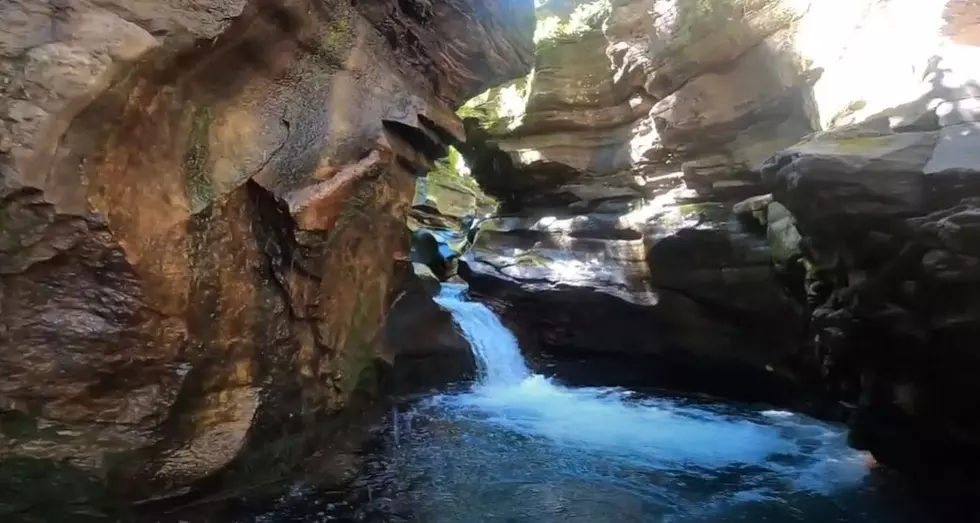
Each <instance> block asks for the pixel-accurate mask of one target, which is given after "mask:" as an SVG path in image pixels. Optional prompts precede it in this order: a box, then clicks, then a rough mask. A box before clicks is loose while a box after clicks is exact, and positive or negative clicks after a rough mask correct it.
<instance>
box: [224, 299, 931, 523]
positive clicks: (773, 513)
mask: <svg viewBox="0 0 980 523" xmlns="http://www.w3.org/2000/svg"><path fill="white" fill-rule="evenodd" d="M439 302H440V304H441V305H442V306H444V307H445V308H446V309H448V310H450V311H451V312H452V313H453V315H454V317H455V319H456V321H457V322H458V324H459V325H460V327H461V329H462V330H463V331H464V334H465V335H466V336H467V338H468V339H470V341H471V343H472V344H473V346H474V353H475V354H476V355H477V357H478V360H479V361H480V367H481V373H482V379H481V381H480V383H478V384H477V385H475V386H474V387H473V388H472V389H471V390H468V391H466V392H463V393H457V394H444V395H437V396H433V397H430V398H427V399H424V400H421V401H417V402H415V403H414V404H412V405H410V406H407V408H403V409H402V410H401V411H400V412H399V411H395V412H393V414H392V415H391V417H390V419H389V420H388V425H387V428H386V429H385V430H384V433H383V434H382V435H381V437H380V442H379V446H378V448H376V449H374V450H373V451H372V452H371V453H370V455H369V456H368V459H367V460H366V468H365V470H364V471H363V473H362V474H361V477H360V478H359V479H358V480H357V482H356V485H355V487H356V488H352V489H350V490H348V491H346V492H345V493H336V492H334V493H330V492H322V491H317V490H315V489H312V488H309V487H302V486H298V487H296V488H295V489H294V490H293V491H292V492H291V493H289V494H287V495H285V496H283V497H282V498H280V499H279V500H278V501H277V502H276V503H274V504H272V506H269V505H268V504H267V503H266V504H265V505H264V506H263V507H262V508H261V509H260V510H259V511H258V515H254V512H253V515H250V516H247V517H243V518H241V519H240V521H243V522H244V521H256V522H270V523H281V522H299V521H303V522H306V521H311V522H312V521H369V522H379V523H380V522H394V521H418V522H426V523H480V522H501V523H505V522H506V523H525V522H526V523H550V522H555V523H558V522H582V523H627V522H648V523H669V522H685V523H702V522H703V523H720V522H814V523H816V522H820V523H824V522H865V521H874V522H881V523H892V522H895V523H904V522H910V523H911V522H923V521H927V519H925V518H924V516H922V515H921V514H916V513H915V511H914V510H912V509H911V508H910V507H908V506H906V505H905V503H904V502H903V500H902V498H900V497H897V496H895V495H893V494H889V493H887V491H886V490H884V489H882V488H880V486H878V485H875V478H874V476H873V475H872V474H870V473H869V471H868V466H867V463H866V458H865V456H864V455H863V454H861V453H859V452H857V451H854V450H852V449H849V448H848V447H847V445H846V443H845V434H844V432H843V430H842V429H841V428H839V427H836V426H832V425H827V424H824V423H820V422H818V421H815V420H812V419H808V418H806V417H803V416H799V415H795V414H792V413H788V412H782V411H771V410H760V409H754V408H750V407H747V406H737V405H730V404H724V403H717V402H715V403H712V402H705V401H703V400H698V401H694V400H691V399H683V398H674V397H663V396H661V397H649V396H645V395H641V394H637V393H632V392H630V391H627V390H622V389H610V388H568V387H564V386H561V385H559V384H556V383H554V382H552V381H551V380H549V379H546V378H544V377H542V376H538V375H532V374H531V373H530V371H529V370H528V369H527V366H526V364H525V362H524V360H523V358H522V357H521V355H520V351H519V350H518V347H517V343H516V341H515V340H514V337H513V336H512V335H511V333H510V332H508V331H507V329H506V328H504V327H503V326H502V325H500V322H499V321H498V320H497V319H496V317H495V316H494V315H493V313H492V312H491V311H489V310H488V309H486V308H485V307H484V306H483V305H480V304H477V303H470V302H466V301H465V299H464V297H463V295H462V292H461V289H459V288H447V289H445V290H444V292H443V294H442V295H441V296H440V297H439Z"/></svg>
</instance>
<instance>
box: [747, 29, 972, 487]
mask: <svg viewBox="0 0 980 523" xmlns="http://www.w3.org/2000/svg"><path fill="white" fill-rule="evenodd" d="M974 44H980V41H977V42H974ZM978 51H980V50H978V49H976V48H975V47H974V48H973V49H969V48H966V49H964V48H960V47H959V44H957V45H952V44H951V46H950V47H949V49H948V52H949V54H944V55H939V56H937V59H935V60H933V66H934V69H933V70H930V71H929V73H928V74H927V75H926V77H925V80H926V84H925V86H924V89H923V92H924V94H923V95H922V96H921V97H920V98H919V99H917V100H914V101H911V102H909V103H906V104H904V105H902V106H899V107H897V108H894V109H891V110H887V111H885V112H883V113H881V114H879V115H877V116H875V117H872V118H870V119H868V120H866V121H864V122H859V123H856V124H852V125H851V126H847V127H844V128H841V129H838V130H833V131H828V132H825V133H821V134H817V135H815V136H812V137H810V138H808V139H807V140H805V141H803V142H801V143H800V144H798V145H796V146H794V147H792V148H789V149H787V150H785V151H782V152H781V153H779V154H777V155H776V156H774V157H773V158H772V159H771V160H770V162H769V163H768V164H767V165H766V168H765V169H763V176H764V178H765V179H766V180H767V181H768V182H769V183H770V184H771V187H772V188H773V190H774V193H773V195H774V197H775V198H776V199H777V200H778V201H779V202H781V203H782V204H784V205H785V207H786V209H787V210H788V211H790V212H791V213H792V221H793V225H792V228H793V229H796V231H797V233H796V234H795V238H796V241H797V242H798V243H799V245H800V247H801V248H800V249H799V251H800V253H801V255H802V261H803V263H805V264H806V266H807V275H806V277H805V279H804V280H802V281H799V285H800V286H801V287H804V286H805V293H806V302H807V306H808V308H809V315H808V316H809V324H810V329H809V330H810V332H809V337H810V339H811V340H812V350H813V352H814V354H815V355H816V357H817V358H818V360H819V362H820V365H821V370H822V372H823V374H824V377H825V380H826V383H827V386H828V388H829V389H830V391H831V392H832V394H834V396H835V397H837V398H838V399H840V400H842V401H844V402H846V403H848V404H850V405H852V407H853V409H854V414H853V417H852V418H851V425H852V428H853V431H852V439H853V441H854V442H855V443H856V444H857V445H859V446H861V447H863V448H867V449H870V450H871V451H872V452H873V453H874V454H875V456H876V457H878V459H879V460H881V461H883V462H884V463H887V464H890V465H894V466H898V467H902V468H905V469H907V470H911V471H914V472H917V473H924V474H929V475H930V476H932V475H934V474H935V473H936V467H940V468H942V472H943V473H944V474H958V475H961V477H966V478H972V477H974V476H975V474H976V471H977V470H980V427H978V425H977V423H976V420H975V416H973V414H972V413H974V412H976V409H977V408H978V405H980V395H978V394H977V392H976V390H975V387H974V386H972V384H971V383H970V382H971V381H972V380H971V378H968V376H973V375H975V374H976V372H977V363H976V339H977V338H976V336H977V333H980V317H978V315H977V311H978V310H980V309H978V302H977V300H978V296H980V292H978V291H980V288H978V287H977V282H978V281H980V280H978V277H980V272H978V271H977V267H978V266H980V265H978V263H980V262H978V254H980V251H978V250H977V241H978V238H977V237H975V228H976V223H975V222H976V219H977V215H978V208H977V204H978V200H977V198H978V197H980V184H978V181H980V161H977V158H976V157H975V151H977V150H978V149H980V135H978V133H977V125H978V123H977V121H978V118H977V115H976V114H975V112H973V111H972V110H971V109H970V108H971V107H974V106H975V105H976V103H977V100H978V99H980V98H978V96H980V93H978V92H977V91H976V86H977V81H976V80H975V79H971V77H972V78H978V77H980V69H978V68H977V66H976V63H977V62H976V61H975V60H976V56H977V52H978ZM961 56H964V57H965V56H973V57H974V58H973V59H972V60H966V61H958V60H957V58H958V57H961ZM939 64H943V65H942V70H940V69H935V67H939ZM771 205H777V204H776V203H773V204H771ZM770 212H771V211H770ZM802 290H804V289H802V288H801V291H802Z"/></svg>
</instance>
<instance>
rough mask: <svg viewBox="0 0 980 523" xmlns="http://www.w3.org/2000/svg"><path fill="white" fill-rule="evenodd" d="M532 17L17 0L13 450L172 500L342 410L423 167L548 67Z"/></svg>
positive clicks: (419, 1) (0, 123) (3, 222)
mask: <svg viewBox="0 0 980 523" xmlns="http://www.w3.org/2000/svg"><path fill="white" fill-rule="evenodd" d="M533 24H534V19H533V13H532V5H531V3H530V1H518V2H507V3H506V5H503V4H500V3H496V2H485V1H481V0H454V1H450V2H429V1H426V0H409V1H399V2H394V1H391V2H387V1H384V2H341V1H328V2H309V1H307V0H239V1H223V2H216V1H203V2H191V3H188V2H171V1H160V2H141V1H137V0H110V1H99V2H88V1H84V0H78V1H74V0H70V1H66V2H53V3H52V2H39V1H36V0H13V1H8V2H5V3H4V4H3V5H2V6H0V80H2V81H0V411H2V412H0V415H2V416H3V418H4V422H3V424H2V425H0V427H2V429H0V430H2V434H0V438H2V442H0V462H2V461H3V460H6V459H14V458H13V457H14V456H17V458H16V459H21V460H29V461H31V463H34V464H36V466H37V467H41V468H43V467H44V466H46V465H45V464H52V466H54V464H58V465H57V466H58V467H61V466H62V465H61V463H62V462H63V461H64V462H66V463H67V465H65V466H68V467H75V468H76V469H77V470H80V471H82V472H81V474H82V475H86V474H88V475H91V477H92V478H93V481H95V482H100V481H101V479H100V480H95V479H94V478H105V479H107V480H108V482H109V483H110V484H111V486H112V487H114V488H117V489H119V490H122V491H125V492H127V493H128V494H130V495H132V496H134V497H138V498H144V497H148V496H161V495H171V494H174V493H180V492H184V491H185V487H187V486H189V485H192V484H194V482H195V481H197V480H199V479H201V478H203V477H206V476H209V475H212V474H214V473H215V472H217V471H219V470H223V469H226V468H228V467H229V466H231V468H234V467H233V465H235V464H236V463H239V462H241V460H242V456H243V455H244V453H245V451H246V450H248V449H250V448H254V447H256V446H259V445H261V444H262V443H263V442H266V441H269V440H270V439H274V438H275V437H277V435H280V434H282V433H283V432H284V431H285V432H288V431H291V430H298V429H299V428H301V427H302V425H303V424H304V423H307V422H311V421H312V420H314V419H316V418H318V417H321V416H322V415H324V414H327V413H330V412H335V411H336V410H338V409H340V408H342V407H343V406H344V405H345V404H346V403H347V402H348V401H349V399H350V398H351V395H352V393H353V391H354V390H355V388H357V387H358V385H359V383H361V382H363V381H364V380H370V373H369V372H368V370H369V369H370V368H371V367H372V365H373V363H372V361H373V360H374V359H375V358H376V356H377V355H378V351H379V349H378V345H379V343H380V340H381V336H380V335H379V332H380V330H381V327H382V324H383V323H384V320H385V315H386V311H387V309H388V306H389V302H390V301H391V300H392V299H393V298H394V296H395V295H396V294H397V292H394V291H395V289H396V287H398V280H396V278H395V271H394V267H395V264H396V263H397V262H398V260H407V259H408V238H407V235H406V233H405V220H406V216H407V214H408V209H409V206H410V204H411V198H412V191H413V175H418V174H422V173H424V172H425V171H427V170H428V169H430V168H431V167H432V166H433V162H434V161H435V160H437V159H438V158H439V157H441V156H443V155H445V153H446V150H445V144H446V143H448V142H450V141H453V140H458V139H461V138H462V136H463V134H462V126H461V124H460V122H459V120H458V119H457V118H456V116H455V115H454V114H453V109H455V107H456V106H458V105H459V104H460V103H462V101H464V100H466V99H467V98H469V97H472V96H473V95H475V94H477V93H479V92H481V91H483V90H485V89H487V88H488V87H490V86H492V85H494V84H495V83H499V82H501V81H505V80H508V79H510V78H513V77H515V76H517V75H521V74H524V73H526V71H527V70H528V68H529V66H530V61H531V53H532V50H531V48H530V38H531V33H532V31H533V27H534V25H533ZM8 418H9V419H10V420H13V421H11V422H10V423H8V422H7V420H8ZM4 475H5V476H7V474H6V473H4ZM15 483H16V482H15ZM21 487H23V488H22V489H20V490H16V491H17V492H20V491H23V492H24V493H25V496H26V494H29V492H30V491H31V487H30V485H21ZM25 503H26V504H30V503H31V500H30V498H29V496H28V497H25Z"/></svg>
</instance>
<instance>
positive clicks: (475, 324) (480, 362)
mask: <svg viewBox="0 0 980 523" xmlns="http://www.w3.org/2000/svg"><path fill="white" fill-rule="evenodd" d="M465 293H466V287H465V286H462V285H453V284H443V286H442V291H441V292H440V293H439V296H437V297H436V303H438V304H439V305H440V306H442V308H444V309H446V310H448V311H449V312H451V313H452V315H453V318H454V319H455V321H456V324H457V325H458V326H459V328H460V330H462V331H463V336H465V337H466V340H467V341H469V342H470V346H471V347H472V349H473V355H474V356H476V360H477V366H478V367H479V369H478V370H479V371H480V379H481V381H482V382H483V383H485V384H492V385H517V384H519V383H521V382H522V381H524V380H525V379H527V378H528V377H529V376H530V375H531V370H530V369H528V367H527V363H525V362H524V357H523V356H521V351H520V349H519V348H518V345H517V339H516V338H514V335H513V334H511V332H510V331H509V330H507V327H504V326H503V324H501V323H500V319H499V318H497V315H496V314H494V313H493V311H491V310H490V309H488V308H487V307H486V306H485V305H483V304H482V303H476V302H471V301H467V300H466V299H465V298H464V294H465Z"/></svg>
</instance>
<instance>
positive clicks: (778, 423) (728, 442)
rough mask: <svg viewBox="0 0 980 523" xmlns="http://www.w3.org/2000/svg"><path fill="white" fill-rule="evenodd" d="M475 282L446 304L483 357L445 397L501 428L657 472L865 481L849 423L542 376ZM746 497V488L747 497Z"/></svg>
mask: <svg viewBox="0 0 980 523" xmlns="http://www.w3.org/2000/svg"><path fill="white" fill-rule="evenodd" d="M465 291H466V288H465V287H463V286H458V285H452V286H450V285H445V286H444V287H443V290H442V293H441V294H440V295H439V297H438V298H437V302H438V303H439V304H440V305H441V306H442V307H444V308H445V309H447V310H448V311H450V312H451V313H452V314H453V318H454V319H455V321H456V323H457V325H459V327H460V330H462V331H463V334H464V336H465V337H466V339H467V340H468V341H469V342H470V344H471V346H472V348H473V352H474V355H475V356H476V358H477V360H478V361H479V371H480V378H479V380H478V383H477V384H476V385H474V387H473V388H472V389H471V391H470V392H468V393H465V394H457V395H446V396H439V397H436V398H434V399H433V401H434V402H435V403H438V404H441V405H444V406H451V407H452V408H453V409H454V410H458V411H459V412H461V413H463V414H464V415H469V416H478V417H479V418H480V419H482V420H483V421H484V422H486V423H488V424H490V425H492V426H496V427H498V428H499V429H501V430H507V431H513V432H516V433H521V434H526V435H528V436H534V437H540V438H546V439H547V440H550V441H552V442H553V443H555V444H558V445H561V446H562V447H565V448H568V449H570V450H571V449H574V450H576V451H579V452H585V453H588V454H591V455H601V456H602V457H604V458H605V459H611V460H621V461H623V462H625V463H628V464H629V465H630V466H633V467H642V468H649V469H656V470H666V469H680V468H684V467H699V468H700V467H703V468H719V467H728V466H737V465H753V466H761V467H766V468H767V469H769V470H771V471H772V473H774V474H779V475H782V476H784V478H785V480H786V481H790V482H792V483H794V485H795V487H794V488H797V489H803V490H810V491H818V492H827V491H831V490H833V489H834V488H837V487H840V486H843V485H847V484H853V483H855V482H857V481H860V480H861V479H862V478H863V477H864V476H865V475H866V473H867V467H866V460H865V457H864V454H863V453H860V452H858V451H855V450H853V449H850V448H849V447H848V446H847V444H846V434H845V432H844V431H843V429H842V428H840V427H836V426H833V425H829V424H824V423H821V422H818V421H816V420H812V419H809V418H806V417H804V416H799V415H796V414H792V413H788V412H782V411H772V410H769V411H759V412H756V411H749V412H748V413H747V412H746V411H745V408H742V407H739V408H734V407H727V406H724V405H713V406H712V405H705V404H698V403H693V402H683V401H681V400H678V399H649V398H645V399H633V398H631V393H630V392H629V391H626V390H623V389H617V388H597V387H582V388H570V387H565V386H562V385H560V384H556V383H554V382H553V381H552V380H550V379H548V378H546V377H544V376H541V375H537V374H533V373H532V372H531V371H530V369H529V368H528V365H527V363H526V361H525V359H524V357H523V356H522V354H521V352H520V347H519V346H518V342H517V339H516V338H515V337H514V335H513V334H512V333H511V332H510V331H509V330H508V329H507V327H505V326H504V325H503V324H502V323H501V322H500V320H499V319H498V318H497V316H496V314H494V312H493V311H491V310H490V309H489V308H487V307H486V306H485V305H483V304H481V303H477V302H472V301H469V300H468V299H467V297H466V295H465ZM745 494H746V493H744V492H743V493H741V495H743V496H744V495H745Z"/></svg>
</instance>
